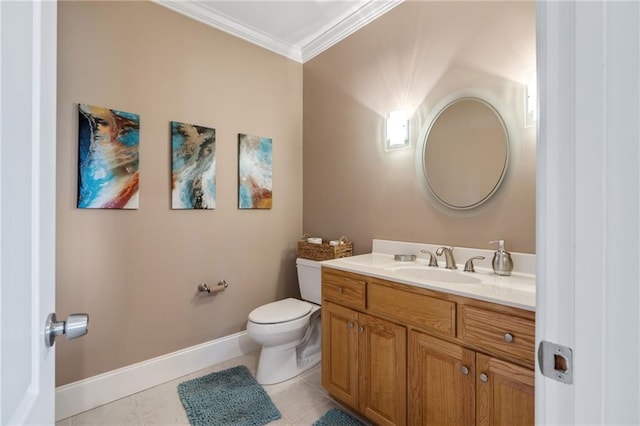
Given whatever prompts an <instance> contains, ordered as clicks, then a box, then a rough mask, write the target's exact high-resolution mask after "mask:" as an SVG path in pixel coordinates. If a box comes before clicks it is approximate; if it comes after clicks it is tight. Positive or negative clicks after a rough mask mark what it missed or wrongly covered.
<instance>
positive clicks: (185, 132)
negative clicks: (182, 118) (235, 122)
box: [171, 121, 216, 209]
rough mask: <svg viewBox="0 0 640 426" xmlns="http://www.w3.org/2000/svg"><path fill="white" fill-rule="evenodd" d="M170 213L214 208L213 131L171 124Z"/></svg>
mask: <svg viewBox="0 0 640 426" xmlns="http://www.w3.org/2000/svg"><path fill="white" fill-rule="evenodd" d="M171 150H172V155H171V158H172V189H171V207H172V208H174V209H214V208H215V207H216V130H215V129H210V128H208V127H202V126H195V125H193V124H186V123H180V122H177V121H172V122H171Z"/></svg>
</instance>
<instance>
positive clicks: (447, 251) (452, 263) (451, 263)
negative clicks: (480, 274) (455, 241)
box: [436, 247, 458, 269]
mask: <svg viewBox="0 0 640 426" xmlns="http://www.w3.org/2000/svg"><path fill="white" fill-rule="evenodd" d="M436 254H437V255H438V256H442V255H443V254H444V259H445V261H446V266H445V268H447V269H458V267H457V266H456V260H455V259H454V258H453V247H440V248H438V250H436Z"/></svg>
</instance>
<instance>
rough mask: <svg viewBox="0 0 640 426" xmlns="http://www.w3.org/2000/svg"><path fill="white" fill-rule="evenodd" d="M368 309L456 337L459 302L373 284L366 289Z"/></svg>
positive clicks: (427, 329)
mask: <svg viewBox="0 0 640 426" xmlns="http://www.w3.org/2000/svg"><path fill="white" fill-rule="evenodd" d="M367 302H368V305H367V306H368V312H370V313H374V314H375V313H378V314H384V315H386V316H388V317H391V318H393V319H395V320H397V321H399V322H400V323H402V324H404V323H408V324H411V325H413V326H416V327H420V328H421V329H423V330H425V331H432V332H437V333H440V334H444V335H446V336H452V337H453V336H454V335H455V330H456V326H455V324H456V322H455V320H456V304H455V303H454V302H450V301H448V300H442V299H438V298H435V297H430V296H425V295H423V294H417V293H413V292H409V291H404V290H399V289H397V288H391V287H387V286H385V285H380V284H376V283H370V284H369V289H368V290H367Z"/></svg>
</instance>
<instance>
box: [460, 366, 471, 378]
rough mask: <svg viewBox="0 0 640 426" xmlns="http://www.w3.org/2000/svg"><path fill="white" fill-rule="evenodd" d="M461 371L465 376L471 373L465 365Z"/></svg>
mask: <svg viewBox="0 0 640 426" xmlns="http://www.w3.org/2000/svg"><path fill="white" fill-rule="evenodd" d="M460 371H462V374H464V375H465V376H466V375H468V374H469V369H468V368H467V367H465V366H463V367H462V368H461V369H460Z"/></svg>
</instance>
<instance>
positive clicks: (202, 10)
mask: <svg viewBox="0 0 640 426" xmlns="http://www.w3.org/2000/svg"><path fill="white" fill-rule="evenodd" d="M153 1H155V2H156V3H158V4H160V5H162V6H165V7H167V8H169V9H171V10H174V11H176V12H179V13H182V14H184V15H186V16H189V17H190V18H193V19H195V20H197V21H200V22H202V23H205V24H207V25H210V26H212V27H214V28H217V29H219V30H222V31H225V32H227V33H230V34H232V35H234V36H237V37H240V38H242V39H244V40H246V41H248V42H250V43H253V44H257V45H258V46H261V47H264V48H265V49H269V50H271V51H273V52H276V53H278V54H280V55H283V56H286V57H288V58H290V59H293V60H294V61H297V62H301V63H304V62H306V61H308V60H309V59H311V58H313V57H314V56H316V55H318V54H320V53H321V52H323V51H324V50H326V49H328V48H329V47H331V46H333V45H334V44H336V43H337V42H339V41H340V40H342V39H343V38H345V37H347V36H349V35H350V34H352V33H353V32H355V31H357V30H358V29H359V28H362V27H363V26H364V25H366V24H368V23H369V22H371V21H373V20H374V19H376V18H377V17H379V16H380V15H382V14H384V13H386V12H387V11H389V10H391V9H392V8H394V7H395V6H397V5H399V4H400V3H402V1H403V0H284V1H283V0H278V1H276V0H153Z"/></svg>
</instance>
